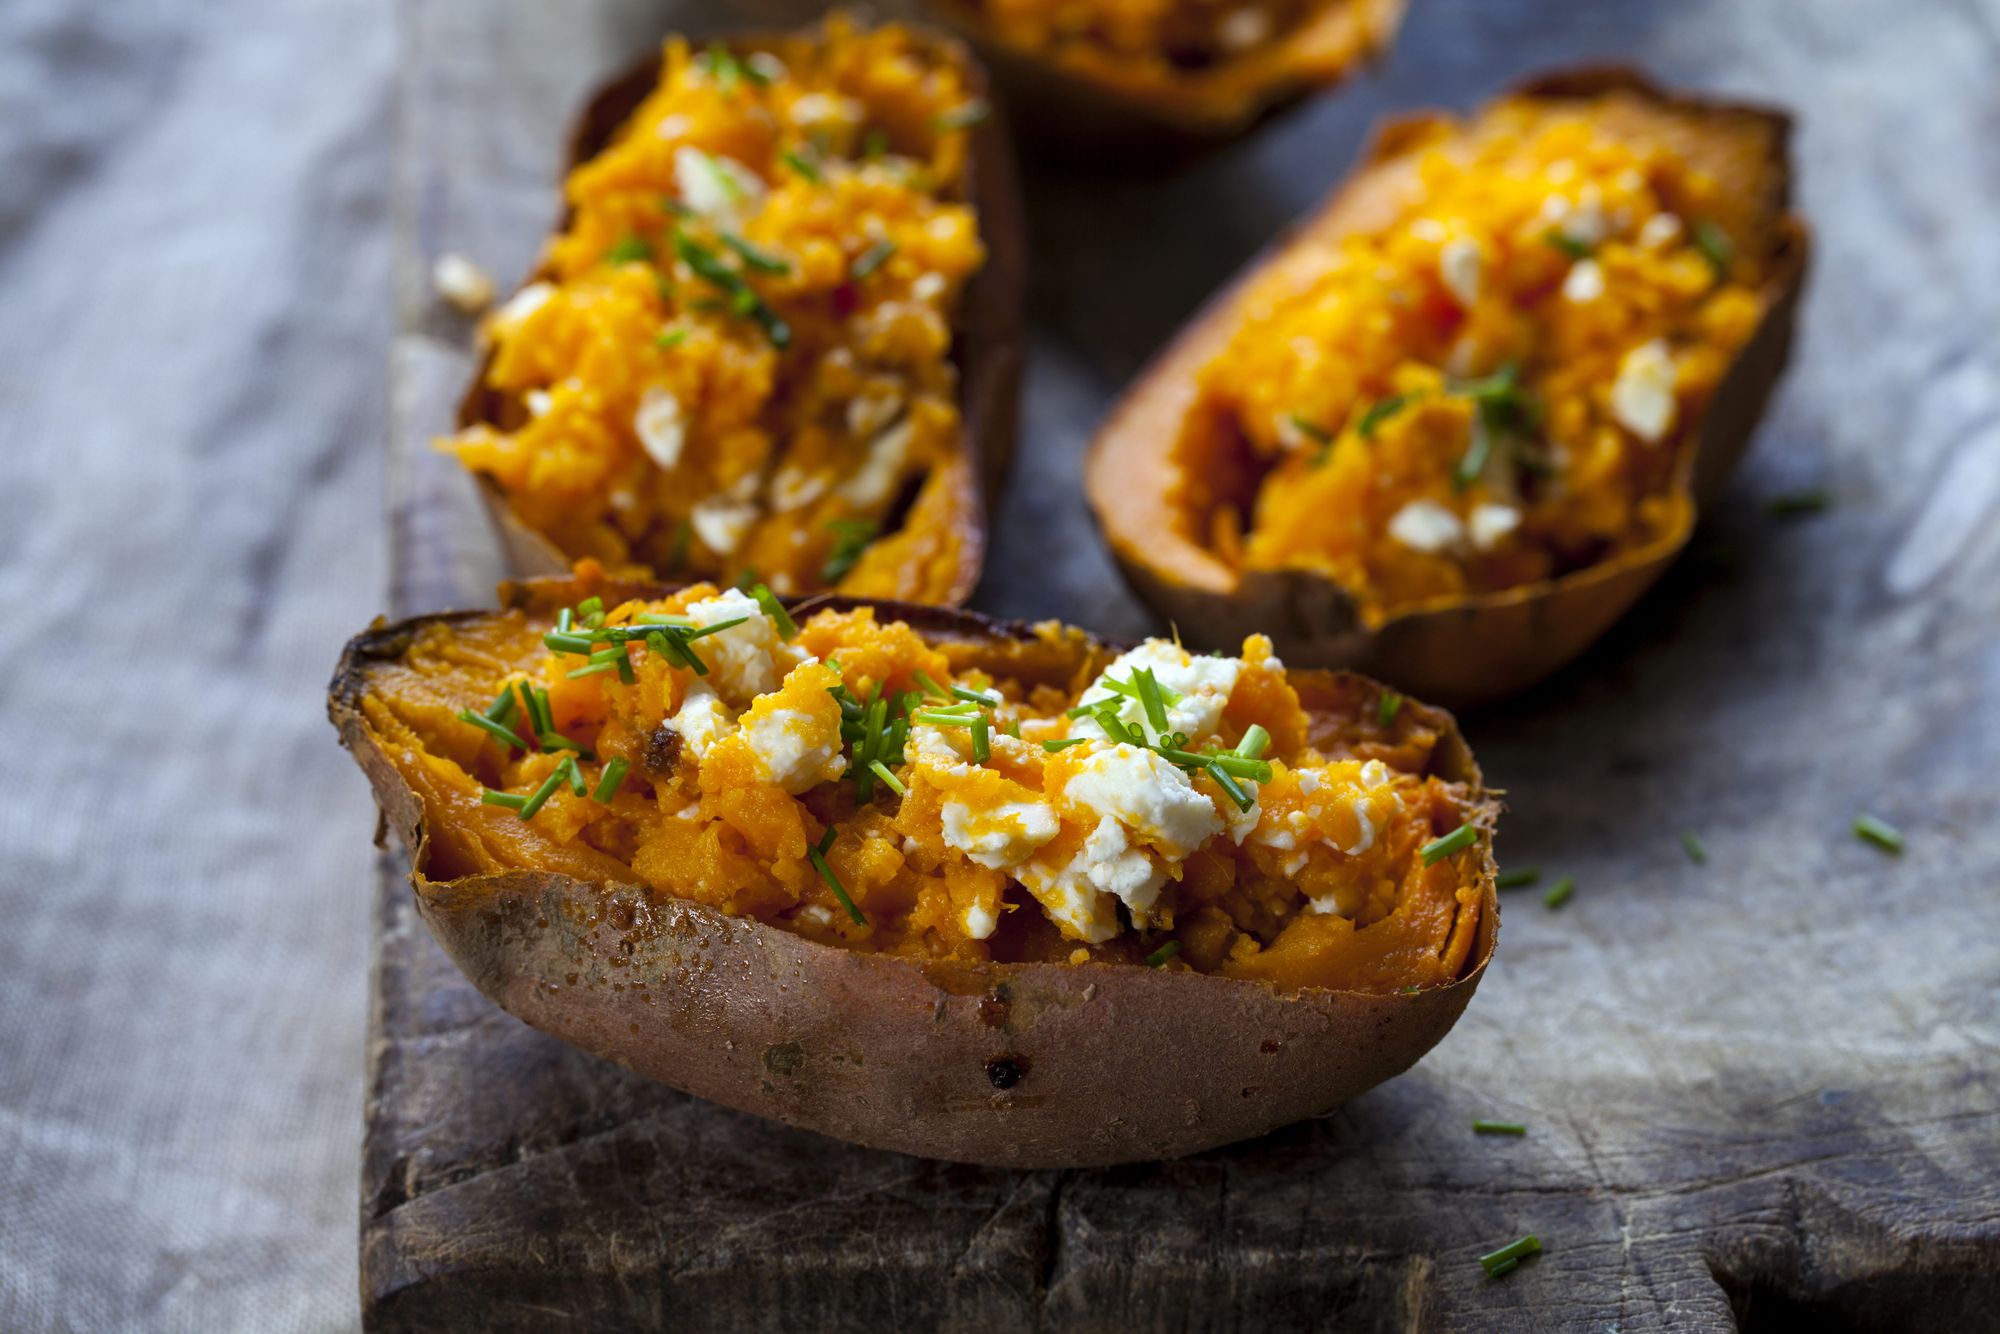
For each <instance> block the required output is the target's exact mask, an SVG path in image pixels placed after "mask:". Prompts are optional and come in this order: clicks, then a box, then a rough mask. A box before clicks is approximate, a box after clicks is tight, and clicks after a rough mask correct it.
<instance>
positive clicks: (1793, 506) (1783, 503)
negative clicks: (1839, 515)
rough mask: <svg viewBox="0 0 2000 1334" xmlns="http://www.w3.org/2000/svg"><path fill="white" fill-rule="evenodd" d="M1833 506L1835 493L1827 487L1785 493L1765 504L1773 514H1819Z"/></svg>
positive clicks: (1773, 497)
mask: <svg viewBox="0 0 2000 1334" xmlns="http://www.w3.org/2000/svg"><path fill="white" fill-rule="evenodd" d="M1832 506H1833V493H1832V492H1830V491H1828V490H1827V489H1826V488H1825V487H1812V488H1811V489H1809V490H1805V491H1785V492H1781V493H1779V494H1778V495H1775V496H1772V497H1771V498H1770V499H1769V500H1767V501H1765V502H1764V508H1765V509H1767V510H1769V511H1771V513H1773V514H1818V513H1820V512H1821V511H1822V510H1826V509H1830V508H1832Z"/></svg>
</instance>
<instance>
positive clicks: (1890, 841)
mask: <svg viewBox="0 0 2000 1334" xmlns="http://www.w3.org/2000/svg"><path fill="white" fill-rule="evenodd" d="M1854 836H1855V837H1856V838H1858V839H1861V840H1862V841H1864V842H1867V843H1873V844H1874V845H1875V846H1876V847H1878V848H1880V849H1882V850H1883V851H1884V852H1896V853H1900V852H1901V851H1902V850H1903V831H1902V830H1900V829H1898V828H1896V826H1894V825H1892V824H1890V823H1889V822H1888V821H1887V820H1883V819H1879V818H1877V817H1876V816H1873V815H1861V816H1857V817H1856V818H1855V821H1854Z"/></svg>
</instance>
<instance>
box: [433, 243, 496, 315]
mask: <svg viewBox="0 0 2000 1334" xmlns="http://www.w3.org/2000/svg"><path fill="white" fill-rule="evenodd" d="M431 286H433V287H435V288H436V289H437V294H438V295H439V296H441V297H443V298H444V299H445V300H446V301H449V302H450V303H451V304H452V306H453V307H454V308H455V309H456V310H458V311H459V312H460V313H461V314H465V315H477V314H478V313H479V312H480V311H482V310H485V309H486V308H487V307H488V306H490V305H492V304H493V280H492V279H491V278H489V277H487V276H486V270H484V269H482V268H480V267H479V266H478V265H477V264H474V263H473V262H472V261H471V260H469V259H467V258H466V257H465V256H463V255H459V254H451V253H447V254H443V255H439V256H438V261H437V264H436V265H435V266H433V267H432V269H431Z"/></svg>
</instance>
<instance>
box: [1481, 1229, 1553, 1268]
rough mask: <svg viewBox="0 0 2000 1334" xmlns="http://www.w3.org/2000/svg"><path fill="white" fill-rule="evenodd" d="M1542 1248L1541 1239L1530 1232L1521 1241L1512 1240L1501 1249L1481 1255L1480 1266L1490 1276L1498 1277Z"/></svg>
mask: <svg viewBox="0 0 2000 1334" xmlns="http://www.w3.org/2000/svg"><path fill="white" fill-rule="evenodd" d="M1541 1249H1542V1243H1541V1241H1540V1240H1539V1239H1538V1238H1536V1237H1535V1236H1534V1234H1532V1233H1530V1234H1529V1235H1528V1236H1525V1237H1522V1238H1521V1239H1520V1240H1519V1241H1510V1242H1508V1243H1507V1244H1506V1245H1505V1246H1502V1247H1501V1248H1500V1249H1499V1250H1497V1251H1488V1252H1487V1253H1486V1254H1484V1255H1482V1256H1480V1257H1479V1267H1480V1268H1481V1269H1484V1270H1485V1271H1486V1273H1487V1275H1488V1276H1489V1277H1492V1278H1498V1277H1500V1276H1501V1275H1502V1274H1504V1273H1506V1272H1508V1271H1509V1270H1511V1269H1513V1268H1514V1267H1515V1266H1516V1265H1518V1264H1520V1263H1521V1261H1523V1260H1525V1259H1527V1258H1528V1257H1529V1256H1531V1255H1534V1254H1536V1253H1537V1252H1539V1251H1540V1250H1541Z"/></svg>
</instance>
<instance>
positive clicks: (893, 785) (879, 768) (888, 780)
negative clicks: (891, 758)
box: [868, 760, 910, 797]
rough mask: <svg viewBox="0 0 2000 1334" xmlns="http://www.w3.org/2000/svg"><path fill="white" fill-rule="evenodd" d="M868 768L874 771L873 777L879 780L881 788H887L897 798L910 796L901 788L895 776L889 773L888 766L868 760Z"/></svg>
mask: <svg viewBox="0 0 2000 1334" xmlns="http://www.w3.org/2000/svg"><path fill="white" fill-rule="evenodd" d="M868 767H869V768H870V769H873V770H874V771H875V776H876V777H877V778H879V779H881V780H882V783H883V786H885V787H887V788H888V789H889V790H890V791H891V792H893V793H895V794H896V795H897V796H899V797H907V796H909V795H910V794H909V791H908V789H906V788H905V787H904V786H903V784H902V781H901V780H900V779H898V778H897V777H896V775H895V774H893V773H891V772H889V766H887V765H885V764H883V763H882V761H880V760H870V761H868Z"/></svg>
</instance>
